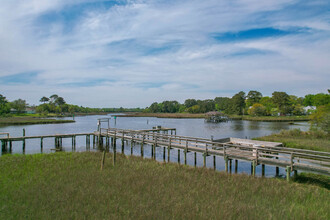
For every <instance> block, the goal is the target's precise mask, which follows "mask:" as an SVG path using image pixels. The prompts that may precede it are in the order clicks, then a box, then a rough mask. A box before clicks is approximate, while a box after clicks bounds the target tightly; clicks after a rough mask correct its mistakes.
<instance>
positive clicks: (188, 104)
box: [184, 99, 197, 108]
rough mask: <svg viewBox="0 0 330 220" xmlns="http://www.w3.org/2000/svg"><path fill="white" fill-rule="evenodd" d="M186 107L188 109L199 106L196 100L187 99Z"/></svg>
mask: <svg viewBox="0 0 330 220" xmlns="http://www.w3.org/2000/svg"><path fill="white" fill-rule="evenodd" d="M184 105H185V106H186V108H190V107H191V106H194V105H197V101H196V100H195V99H187V100H186V101H184Z"/></svg>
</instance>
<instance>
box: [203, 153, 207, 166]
mask: <svg viewBox="0 0 330 220" xmlns="http://www.w3.org/2000/svg"><path fill="white" fill-rule="evenodd" d="M206 156H207V153H206V152H205V153H203V167H206Z"/></svg>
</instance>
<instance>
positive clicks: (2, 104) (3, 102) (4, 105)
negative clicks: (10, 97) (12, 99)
mask: <svg viewBox="0 0 330 220" xmlns="http://www.w3.org/2000/svg"><path fill="white" fill-rule="evenodd" d="M9 112H10V106H9V104H8V101H7V99H6V97H4V96H3V95H1V94H0V115H4V114H7V113H9Z"/></svg>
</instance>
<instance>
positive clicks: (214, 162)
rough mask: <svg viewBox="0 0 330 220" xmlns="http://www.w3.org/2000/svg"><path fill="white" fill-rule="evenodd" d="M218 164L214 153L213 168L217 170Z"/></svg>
mask: <svg viewBox="0 0 330 220" xmlns="http://www.w3.org/2000/svg"><path fill="white" fill-rule="evenodd" d="M216 169H217V166H216V157H215V155H213V170H216Z"/></svg>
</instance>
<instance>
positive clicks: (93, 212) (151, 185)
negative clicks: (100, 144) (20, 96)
mask: <svg viewBox="0 0 330 220" xmlns="http://www.w3.org/2000/svg"><path fill="white" fill-rule="evenodd" d="M101 155H102V153H91V152H85V153H63V152H61V153H53V154H36V155H26V156H24V155H8V156H3V157H0V167H1V172H0V219H329V218H330V209H329V202H330V191H329V190H328V189H326V188H324V187H318V186H314V185H309V184H298V183H294V182H290V183H288V182H286V181H285V180H282V179H275V178H272V179H268V178H254V177H251V176H247V175H242V174H240V175H235V174H232V175H229V174H226V173H224V172H215V171H213V170H209V169H205V168H192V167H186V166H184V165H178V164H162V163H158V162H155V161H153V160H149V159H141V158H138V157H125V156H124V155H118V157H117V163H116V167H112V166H111V164H112V160H111V155H110V154H109V153H108V154H107V155H106V161H105V167H104V169H103V170H102V171H101V170H100V161H101Z"/></svg>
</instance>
